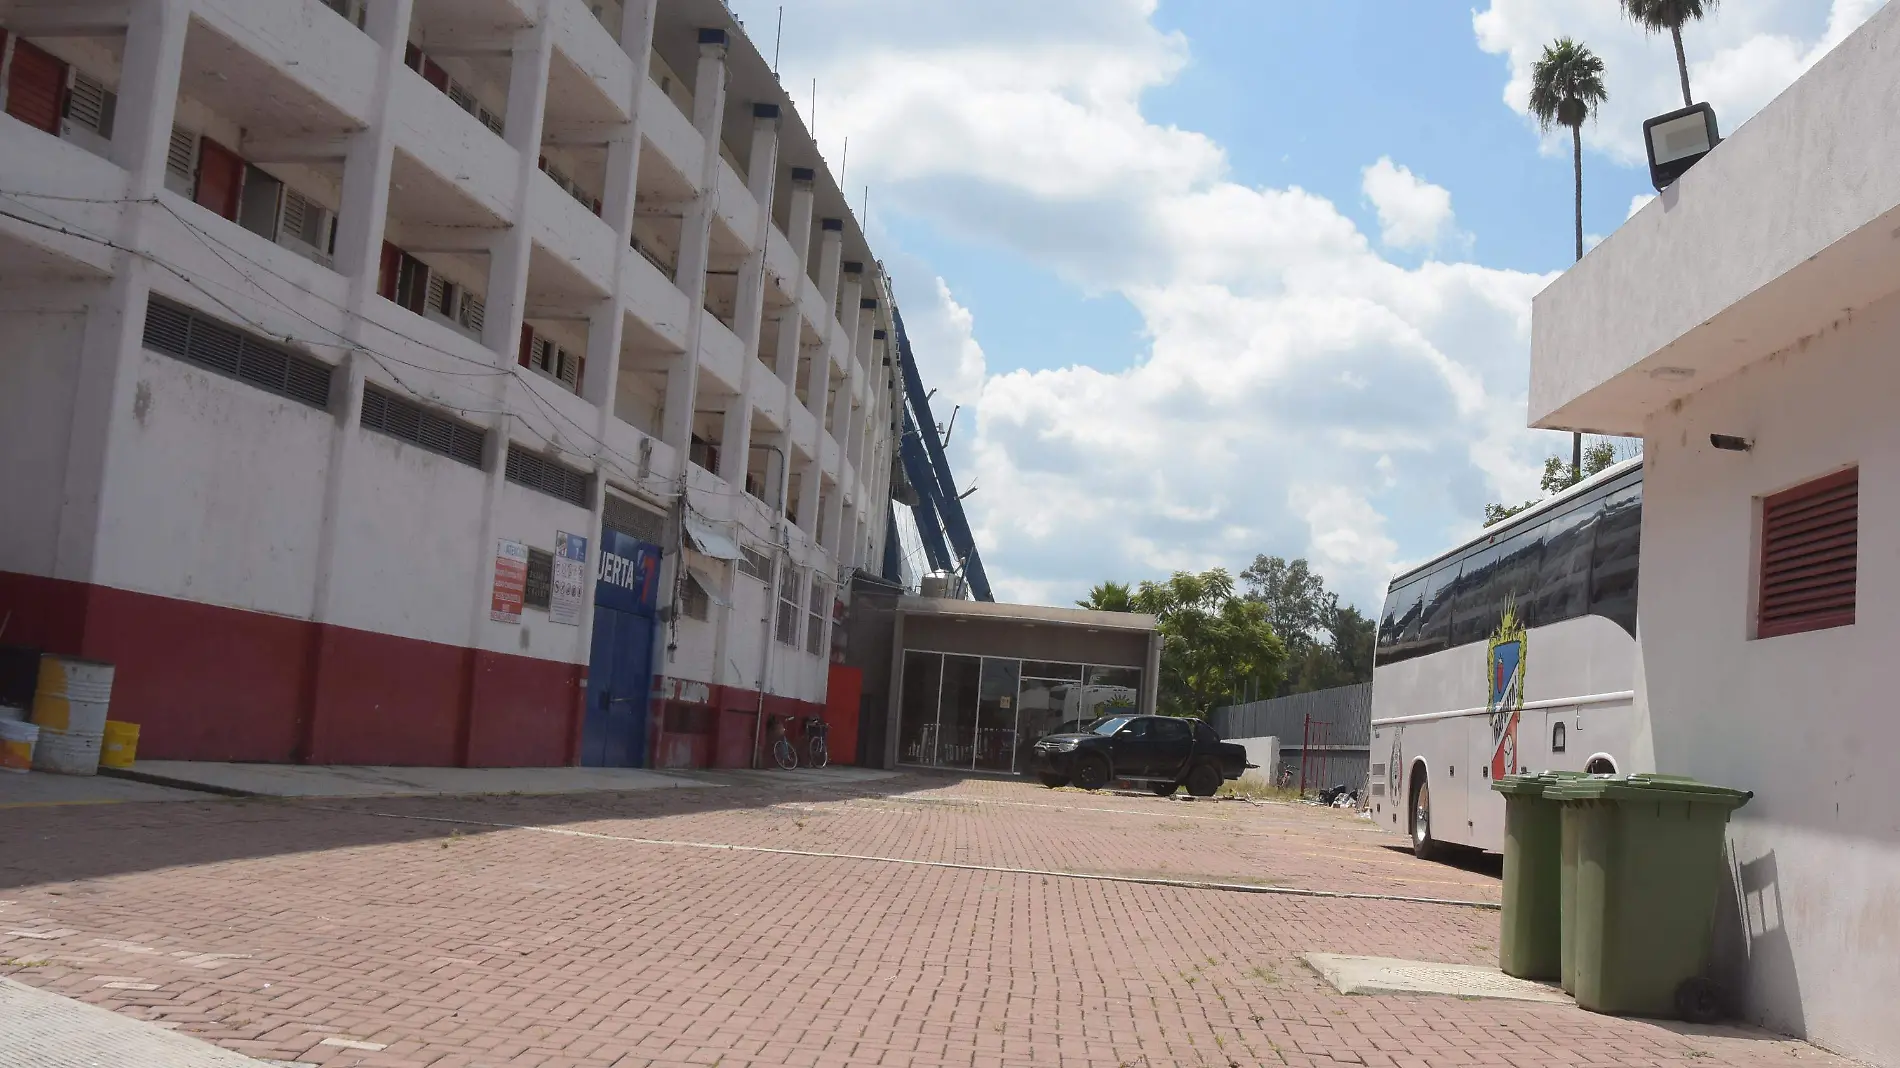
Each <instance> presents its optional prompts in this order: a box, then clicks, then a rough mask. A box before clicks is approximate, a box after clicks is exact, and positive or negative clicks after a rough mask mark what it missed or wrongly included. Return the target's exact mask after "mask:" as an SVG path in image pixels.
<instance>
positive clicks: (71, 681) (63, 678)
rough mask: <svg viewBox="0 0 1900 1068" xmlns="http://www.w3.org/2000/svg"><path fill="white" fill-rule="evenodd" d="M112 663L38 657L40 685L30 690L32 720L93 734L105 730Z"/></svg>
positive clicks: (110, 698) (46, 725) (43, 725)
mask: <svg viewBox="0 0 1900 1068" xmlns="http://www.w3.org/2000/svg"><path fill="white" fill-rule="evenodd" d="M112 674H113V669H112V665H111V664H102V663H100V662H98V661H96V660H80V659H77V658H73V657H64V656H43V657H40V678H39V688H38V690H37V692H35V693H34V694H33V722H34V723H37V724H39V725H40V726H41V727H42V728H45V729H47V730H55V731H61V732H64V733H66V734H84V735H96V734H98V733H100V732H101V731H103V730H105V727H106V708H107V706H108V705H110V704H111V702H112Z"/></svg>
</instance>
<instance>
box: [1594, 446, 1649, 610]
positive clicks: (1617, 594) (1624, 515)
mask: <svg viewBox="0 0 1900 1068" xmlns="http://www.w3.org/2000/svg"><path fill="white" fill-rule="evenodd" d="M1642 534H1643V487H1642V484H1641V483H1637V484H1636V485H1634V486H1625V487H1624V488H1622V489H1620V490H1617V491H1615V492H1614V493H1612V494H1610V496H1609V497H1608V498H1607V499H1605V501H1604V508H1603V514H1602V518H1600V519H1599V520H1598V521H1597V530H1596V545H1595V549H1594V551H1593V552H1592V553H1591V557H1590V614H1591V615H1594V616H1603V617H1604V618H1606V619H1609V620H1610V621H1612V622H1614V623H1615V624H1616V625H1617V626H1619V627H1622V628H1623V629H1624V630H1626V631H1628V632H1629V633H1630V634H1631V635H1634V634H1635V633H1636V555H1637V549H1638V547H1639V543H1640V542H1641V540H1642Z"/></svg>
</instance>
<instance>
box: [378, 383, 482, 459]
mask: <svg viewBox="0 0 1900 1068" xmlns="http://www.w3.org/2000/svg"><path fill="white" fill-rule="evenodd" d="M363 429H365V430H374V431H376V432H377V433H379V434H387V435H389V436H390V437H392V438H400V439H401V440H403V441H406V442H408V443H409V444H411V445H419V446H421V447H422V448H425V449H427V450H429V451H430V452H433V453H436V454H437V455H440V456H446V457H448V458H449V459H451V460H455V461H458V462H460V463H465V464H467V465H468V466H470V467H474V468H480V467H481V466H482V449H483V446H484V445H486V444H487V441H488V432H487V431H485V430H483V429H482V428H481V427H477V426H470V425H469V424H467V423H464V422H462V421H461V420H460V419H453V418H450V417H449V416H446V415H438V414H437V413H435V412H432V411H430V410H428V409H427V408H424V407H423V406H422V405H420V404H417V403H415V402H413V401H410V400H405V399H404V398H402V397H398V396H396V395H395V394H394V393H391V392H389V391H388V390H386V389H380V388H378V387H376V386H364V387H363Z"/></svg>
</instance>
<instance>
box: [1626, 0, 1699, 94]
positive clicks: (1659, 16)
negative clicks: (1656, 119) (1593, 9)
mask: <svg viewBox="0 0 1900 1068" xmlns="http://www.w3.org/2000/svg"><path fill="white" fill-rule="evenodd" d="M1619 2H1620V3H1621V4H1622V5H1623V14H1625V15H1628V16H1629V17H1630V18H1631V19H1632V20H1633V21H1635V22H1636V23H1637V24H1638V25H1640V26H1642V28H1643V29H1644V30H1646V31H1648V32H1650V33H1661V32H1662V31H1664V30H1668V31H1669V36H1670V37H1672V38H1674V39H1675V42H1676V73H1677V74H1680V75H1681V76H1682V106H1683V107H1685V108H1686V107H1688V106H1689V105H1691V104H1694V103H1695V98H1694V97H1692V96H1690V95H1689V58H1688V56H1686V55H1685V54H1684V53H1683V51H1682V24H1683V23H1685V22H1689V21H1692V20H1694V19H1699V18H1703V17H1705V16H1707V15H1708V13H1709V12H1711V11H1714V10H1715V8H1716V5H1718V4H1720V3H1721V2H1722V0H1619Z"/></svg>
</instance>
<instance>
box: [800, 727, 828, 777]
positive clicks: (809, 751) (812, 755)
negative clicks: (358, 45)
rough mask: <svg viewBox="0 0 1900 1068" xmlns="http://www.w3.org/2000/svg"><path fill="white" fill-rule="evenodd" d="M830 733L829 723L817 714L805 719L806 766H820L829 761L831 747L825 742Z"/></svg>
mask: <svg viewBox="0 0 1900 1068" xmlns="http://www.w3.org/2000/svg"><path fill="white" fill-rule="evenodd" d="M830 734H831V727H830V725H829V724H827V723H826V722H825V721H824V720H822V719H819V718H818V717H817V716H812V717H810V718H808V719H806V720H805V763H806V766H808V767H813V768H822V767H824V766H825V765H827V764H829V763H831V747H830V746H829V745H828V744H826V738H827V737H828V736H829V735H830Z"/></svg>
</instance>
